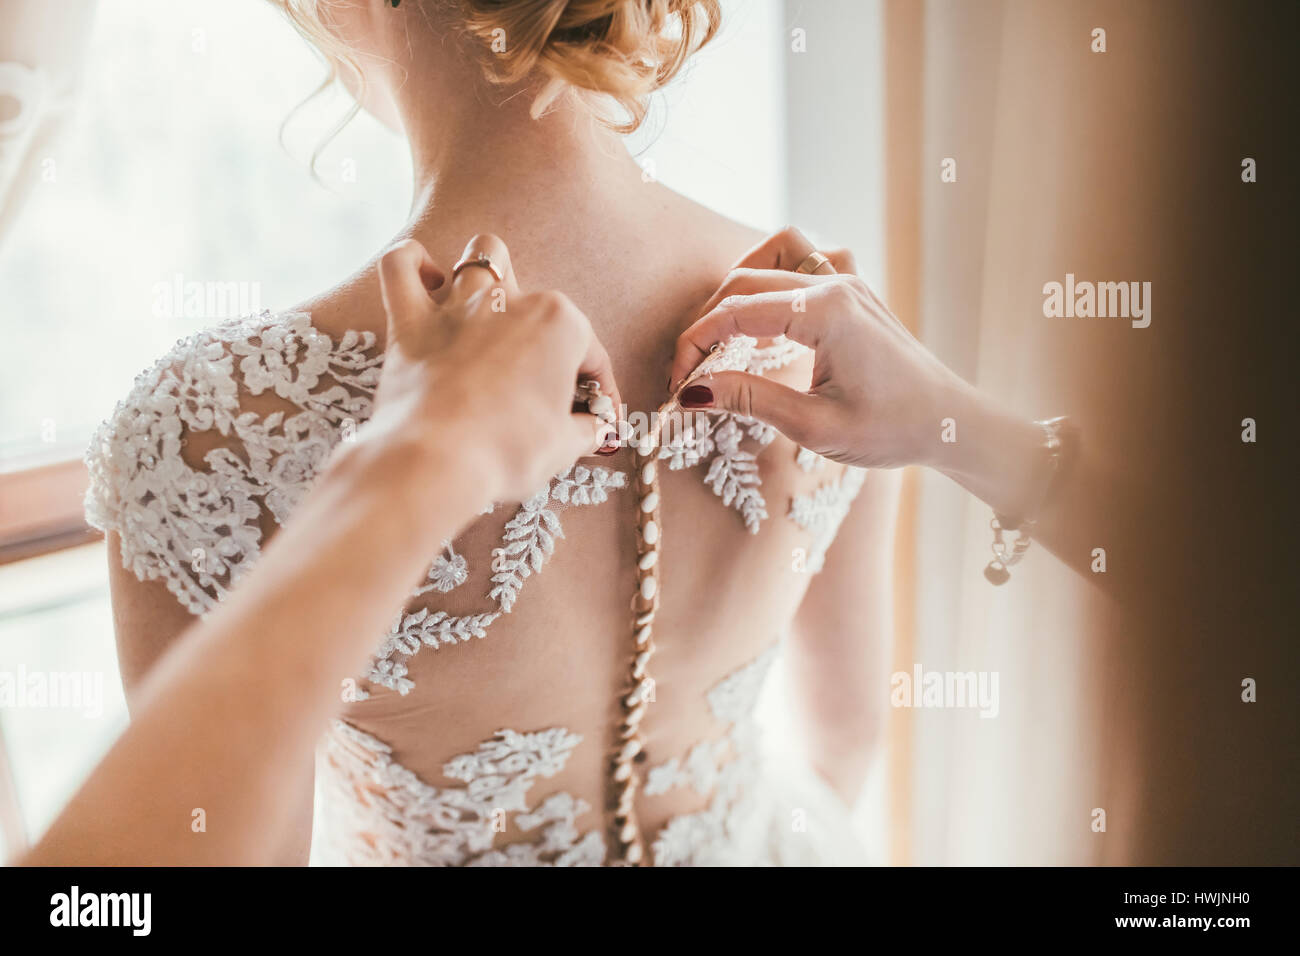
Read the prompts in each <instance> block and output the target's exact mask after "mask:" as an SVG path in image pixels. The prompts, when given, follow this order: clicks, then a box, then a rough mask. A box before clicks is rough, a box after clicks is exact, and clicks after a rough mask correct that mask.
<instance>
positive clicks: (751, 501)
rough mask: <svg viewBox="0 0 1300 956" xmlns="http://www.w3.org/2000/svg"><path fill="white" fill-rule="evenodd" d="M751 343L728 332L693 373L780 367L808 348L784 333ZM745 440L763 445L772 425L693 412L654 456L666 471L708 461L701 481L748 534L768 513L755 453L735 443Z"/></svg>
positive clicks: (758, 371) (772, 432) (754, 531)
mask: <svg viewBox="0 0 1300 956" xmlns="http://www.w3.org/2000/svg"><path fill="white" fill-rule="evenodd" d="M757 346H758V341H757V339H754V338H751V337H750V336H747V335H734V336H732V337H731V338H730V339H728V340H727V342H726V343H725V344H724V345H723V347H722V348H721V349H719V350H718V351H716V352H714V353H713V354H711V355H710V356H709V357H708V358H706V359H705V360H704V361H703V362H702V363H701V364H700V368H699V373H702V374H713V373H716V372H728V371H746V372H750V373H752V374H756V375H758V374H762V373H764V372H769V371H772V370H774V369H779V368H783V367H784V366H786V365H789V364H790V363H791V362H793V361H796V360H797V359H799V358H800V357H801V356H803V355H804V354H805V353H807V351H808V350H807V349H806V348H805V347H804V346H802V345H800V344H799V343H797V342H791V341H790V340H788V339H786V338H784V337H780V338H778V339H776V340H775V342H774V344H772V345H770V346H766V347H764V348H758V347H757ZM746 438H749V439H751V440H753V441H754V442H756V443H757V444H758V445H759V446H760V447H762V446H766V445H769V444H771V442H772V441H773V440H774V439H775V438H776V429H774V428H773V427H772V426H771V425H768V424H767V423H766V422H760V421H758V420H757V419H755V418H748V417H745V416H742V415H736V414H734V413H732V412H697V413H695V415H694V421H693V423H692V424H690V425H688V426H687V427H685V428H683V429H682V430H681V432H680V434H678V435H674V436H671V437H670V438H669V439H668V440H667V441H665V442H664V443H663V444H662V446H661V447H660V449H659V458H660V460H666V461H667V462H668V468H669V470H670V471H678V470H680V469H683V468H692V467H694V466H695V465H698V464H701V463H703V462H708V465H709V467H708V471H707V472H706V473H705V475H704V483H705V484H706V485H708V487H709V488H710V489H711V490H712V491H713V493H714V494H715V495H717V496H718V497H719V498H721V499H722V503H723V504H725V505H728V506H729V507H732V508H735V509H736V510H737V511H739V512H740V515H741V518H742V519H743V520H744V522H745V527H746V528H747V529H749V531H750V533H751V534H757V533H758V531H759V529H760V528H761V527H762V524H763V521H765V520H766V519H767V516H768V514H767V501H766V499H764V497H763V492H762V484H763V480H762V477H761V476H760V474H759V471H758V460H757V454H756V453H755V452H753V451H750V450H748V449H745V448H742V447H741V443H742V442H743V441H744V440H745V439H746Z"/></svg>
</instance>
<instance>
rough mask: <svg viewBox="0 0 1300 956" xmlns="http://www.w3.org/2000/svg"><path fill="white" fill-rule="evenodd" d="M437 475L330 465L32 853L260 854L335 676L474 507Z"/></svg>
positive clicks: (471, 498) (290, 801)
mask: <svg viewBox="0 0 1300 956" xmlns="http://www.w3.org/2000/svg"><path fill="white" fill-rule="evenodd" d="M435 470H436V469H435V467H434V466H433V465H432V464H430V463H428V462H424V461H418V462H417V461H414V460H406V461H404V460H403V459H402V455H401V454H400V450H396V451H387V452H380V451H378V450H377V449H375V448H373V447H372V446H370V445H364V444H362V445H360V447H358V448H356V449H348V451H347V452H346V453H345V454H343V455H342V456H341V457H340V458H339V459H338V460H336V461H335V462H334V463H333V464H332V465H331V467H330V469H329V472H328V474H327V475H326V477H324V478H323V479H322V481H321V482H320V483H319V484H318V485H317V487H316V488H315V489H314V490H313V491H312V493H311V494H310V495H309V496H308V497H307V498H306V499H305V500H304V502H303V503H302V505H301V506H300V508H299V509H298V511H297V512H296V513H295V515H294V519H293V521H292V522H290V524H289V526H288V527H287V528H286V529H285V531H284V532H283V533H282V534H281V535H280V537H278V538H277V539H276V541H275V543H274V544H273V545H272V546H271V547H270V548H268V550H267V552H266V554H265V556H264V558H263V560H262V561H261V562H259V565H258V567H257V569H256V572H255V573H253V574H252V575H251V576H250V577H249V578H248V579H247V580H246V581H244V582H243V583H242V584H241V585H240V586H239V587H238V588H236V590H235V593H234V595H233V596H232V598H231V600H230V601H229V602H227V603H226V604H224V605H223V606H222V607H221V608H220V609H218V610H217V611H215V612H214V613H213V614H212V615H211V616H210V617H209V618H207V619H206V620H204V621H203V622H202V623H200V624H198V625H196V626H195V627H194V629H193V632H192V633H191V634H189V635H186V636H185V638H184V639H183V640H181V641H179V642H178V643H177V646H176V647H175V648H174V650H173V651H171V652H170V653H169V654H168V655H167V656H166V657H165V658H164V659H163V660H162V661H161V662H160V663H159V666H158V667H157V668H156V669H155V670H154V672H153V673H152V674H151V675H150V677H149V679H148V682H147V683H146V685H145V687H144V688H143V689H142V693H141V698H142V703H141V705H140V707H139V709H138V713H137V715H136V718H135V720H134V721H133V722H132V724H131V726H130V728H129V729H128V730H127V731H126V733H125V734H124V735H123V737H122V738H121V739H120V740H119V741H118V742H117V744H116V745H115V746H114V747H113V748H112V750H111V751H110V753H109V755H108V756H107V757H106V758H105V760H104V761H103V762H102V763H101V764H100V765H99V767H98V768H97V769H96V771H95V772H94V773H93V774H92V776H91V777H90V779H89V780H88V781H87V782H86V783H85V785H84V786H83V787H82V789H81V790H80V791H79V793H78V794H77V795H76V796H75V797H74V798H73V800H72V802H71V803H70V804H69V806H68V807H67V808H66V809H65V811H64V812H63V813H62V814H61V815H60V817H59V818H58V819H57V820H56V821H55V823H54V825H53V826H52V827H51V828H50V830H49V832H48V833H47V834H46V836H45V837H44V838H43V839H42V841H41V842H40V843H39V844H38V846H37V847H36V849H35V850H34V851H33V852H32V854H31V855H30V856H29V857H28V858H27V860H26V862H29V863H37V864H60V863H77V864H132V863H150V864H158V863H185V864H201V863H250V862H265V861H268V860H269V859H270V854H271V852H272V850H273V848H274V846H275V845H276V835H277V834H278V833H279V832H280V830H281V828H282V826H284V825H285V822H286V819H287V816H288V815H289V814H290V812H291V810H292V808H293V806H294V805H295V804H294V797H295V796H296V793H297V791H296V788H295V786H294V785H295V784H296V783H297V782H298V779H299V777H300V771H301V766H302V756H303V755H304V754H309V753H310V752H311V749H312V748H313V747H314V744H315V741H316V740H317V739H318V737H319V735H320V733H321V731H322V729H323V727H324V725H325V722H326V720H327V719H328V717H329V715H330V714H332V713H333V712H335V710H336V709H337V708H338V706H339V704H340V699H341V698H340V681H342V680H343V679H346V678H349V677H351V676H352V675H354V674H357V673H358V672H359V671H360V669H361V668H362V666H363V665H364V662H365V660H366V659H367V657H368V655H369V653H370V652H371V651H372V650H373V648H374V645H375V643H376V642H377V640H378V639H379V637H380V636H381V635H382V634H383V632H384V630H385V628H386V627H387V626H388V624H389V622H390V621H391V619H392V616H393V614H394V613H395V611H396V610H397V609H398V608H399V607H400V606H401V604H402V602H403V601H404V600H405V597H406V595H408V594H409V592H410V589H411V586H412V585H413V584H414V582H415V581H416V580H417V579H418V577H419V575H420V573H421V571H422V570H423V568H424V566H425V564H427V561H428V559H429V556H430V555H431V554H433V553H434V552H436V550H437V547H438V543H439V542H440V541H441V540H442V539H443V538H446V537H449V536H452V535H454V533H455V532H456V530H457V528H458V527H459V525H460V524H462V523H463V521H464V520H467V519H468V518H469V517H470V516H472V515H473V514H474V513H475V512H476V511H477V510H478V509H479V508H480V507H481V505H482V503H481V502H479V501H478V496H479V495H480V494H481V492H480V491H479V490H478V489H476V488H475V487H474V483H473V476H472V474H470V473H468V472H467V471H464V470H460V469H458V470H456V471H452V470H450V468H448V469H444V470H441V471H439V472H438V473H436V474H435V473H434V471H435ZM359 596H364V598H363V599H358V598H359ZM200 810H201V811H202V812H203V815H204V817H205V819H206V832H198V833H195V832H193V831H192V829H191V822H192V820H193V818H194V815H195V813H196V811H200Z"/></svg>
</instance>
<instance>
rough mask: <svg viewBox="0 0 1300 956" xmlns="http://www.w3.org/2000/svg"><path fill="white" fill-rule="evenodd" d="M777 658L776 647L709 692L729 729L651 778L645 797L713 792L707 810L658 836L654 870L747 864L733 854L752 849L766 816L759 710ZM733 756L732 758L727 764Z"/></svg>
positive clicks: (714, 708) (711, 704)
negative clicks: (753, 832) (755, 829)
mask: <svg viewBox="0 0 1300 956" xmlns="http://www.w3.org/2000/svg"><path fill="white" fill-rule="evenodd" d="M776 656H777V647H776V646H773V647H770V648H768V649H767V650H766V651H764V652H763V653H762V654H760V655H759V656H758V657H757V658H755V659H754V660H753V661H751V662H750V663H748V664H746V665H745V666H744V667H742V668H740V669H739V670H737V671H734V672H733V673H731V674H729V675H728V676H727V677H725V678H723V679H722V680H721V681H719V682H718V683H717V684H716V685H714V687H713V689H712V690H711V691H709V693H708V702H709V710H710V711H711V712H712V713H713V716H714V718H715V719H716V720H718V721H719V722H721V723H724V724H726V725H727V731H726V734H725V735H724V736H723V737H722V738H721V739H720V740H717V741H704V742H701V743H698V744H696V745H695V746H694V747H692V748H691V750H690V752H689V753H688V755H687V756H686V759H685V761H684V763H683V762H681V761H680V760H679V758H677V757H673V758H672V759H670V760H668V761H667V762H665V763H662V764H659V765H658V766H656V767H653V768H651V769H650V770H649V771H648V772H647V774H646V787H645V790H644V793H645V794H646V796H655V795H657V794H661V793H667V792H669V791H670V790H672V789H673V788H674V787H687V786H689V787H691V788H693V789H694V790H696V791H697V792H699V793H701V794H707V793H709V792H710V791H712V792H713V798H712V800H710V802H709V805H708V807H706V808H705V809H704V810H701V811H700V812H698V813H688V814H683V815H681V816H678V817H674V818H673V819H672V820H671V821H669V823H668V824H667V826H665V827H664V828H663V829H662V830H660V831H659V834H658V836H657V837H656V838H655V841H654V844H653V846H652V847H651V851H652V853H653V855H654V861H655V866H717V865H727V864H735V863H739V862H742V861H739V860H736V859H735V858H734V853H735V850H734V848H735V847H737V846H741V845H748V843H749V841H746V840H743V839H740V835H741V834H742V833H744V832H746V831H747V830H748V829H750V828H752V826H753V822H752V821H753V818H754V817H755V816H756V815H757V814H759V813H760V811H761V810H762V804H761V802H760V800H759V799H758V797H759V794H758V790H759V789H760V788H759V787H758V786H756V784H757V778H758V776H759V772H760V754H759V749H758V734H757V728H756V726H755V723H754V719H753V715H754V705H755V703H756V702H757V700H758V694H759V691H760V690H762V688H763V682H764V680H765V679H766V678H767V674H768V671H769V670H770V669H771V667H772V663H773V661H774V660H775V659H776ZM728 752H730V753H731V755H732V758H731V760H730V761H729V762H727V763H723V762H722V761H723V760H724V759H725V756H726V754H727V753H728Z"/></svg>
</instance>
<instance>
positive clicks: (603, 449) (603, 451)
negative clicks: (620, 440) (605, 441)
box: [596, 444, 618, 457]
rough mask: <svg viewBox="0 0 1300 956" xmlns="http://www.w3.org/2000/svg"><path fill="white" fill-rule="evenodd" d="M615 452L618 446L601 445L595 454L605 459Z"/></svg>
mask: <svg viewBox="0 0 1300 956" xmlns="http://www.w3.org/2000/svg"><path fill="white" fill-rule="evenodd" d="M616 451H618V445H616V444H615V445H601V446H600V447H599V448H598V449H596V454H597V455H604V456H605V457H609V456H610V455H612V454H614V452H616Z"/></svg>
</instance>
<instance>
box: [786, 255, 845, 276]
mask: <svg viewBox="0 0 1300 956" xmlns="http://www.w3.org/2000/svg"><path fill="white" fill-rule="evenodd" d="M822 266H826V267H827V269H826V271H825V272H822ZM794 271H795V272H802V273H803V274H804V275H812V274H813V273H821V274H822V275H829V274H830V273H832V272H834V271H835V267H834V266H833V265H831V260H829V259H827V258H826V257H825V256H824V255H822V254H821V253H820V252H816V251H813V252H810V253H808V256H807V258H805V259H804V261H803V262H801V263H799V265H797V266H795V270H794Z"/></svg>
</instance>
